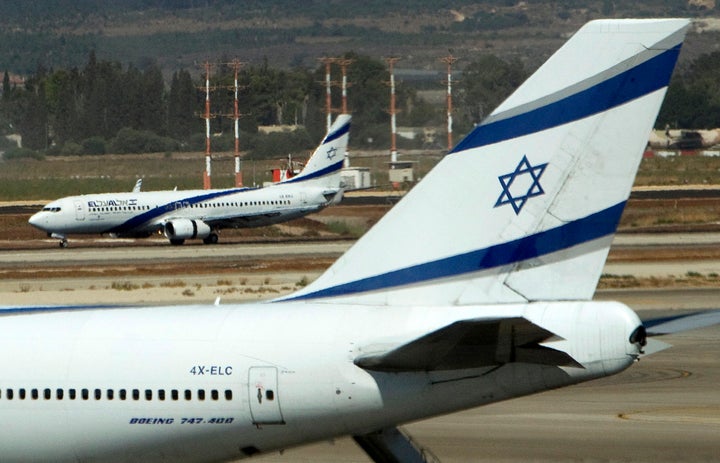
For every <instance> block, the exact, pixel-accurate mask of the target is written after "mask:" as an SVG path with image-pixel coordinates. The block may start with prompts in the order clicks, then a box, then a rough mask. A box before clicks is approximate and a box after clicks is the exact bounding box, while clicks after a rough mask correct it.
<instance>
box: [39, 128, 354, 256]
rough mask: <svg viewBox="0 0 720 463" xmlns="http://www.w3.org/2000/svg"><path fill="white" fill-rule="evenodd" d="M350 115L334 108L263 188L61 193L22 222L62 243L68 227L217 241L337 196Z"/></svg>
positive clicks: (88, 231) (310, 209)
mask: <svg viewBox="0 0 720 463" xmlns="http://www.w3.org/2000/svg"><path fill="white" fill-rule="evenodd" d="M350 119H351V118H350V116H349V115H347V114H341V115H339V116H338V117H337V119H336V120H335V122H334V123H333V125H332V126H331V127H330V130H329V132H328V134H327V135H326V136H325V139H323V141H322V143H321V144H320V146H318V147H317V149H316V150H315V152H314V153H313V155H312V156H311V157H310V159H309V160H308V162H307V164H306V165H305V167H304V168H303V170H302V171H301V172H300V173H299V174H298V175H297V176H295V177H292V178H290V179H287V180H284V181H281V182H279V183H276V184H274V185H271V186H269V187H266V188H231V189H226V190H190V191H148V192H141V191H140V186H139V185H136V188H134V189H133V191H132V192H130V193H103V194H89V195H81V196H69V197H66V198H62V199H58V200H56V201H53V202H51V203H50V204H48V205H47V206H45V207H43V209H42V210H41V211H39V212H37V213H36V214H34V215H33V216H32V217H30V224H31V225H33V226H35V227H36V228H39V229H40V230H42V231H44V232H46V233H47V234H48V236H51V237H53V238H57V239H59V240H60V246H61V247H66V246H67V236H68V235H71V234H80V233H82V234H94V233H97V234H103V233H108V234H110V235H111V236H115V237H147V236H150V235H151V234H153V233H156V232H162V233H164V235H165V236H166V237H167V238H168V239H169V240H170V243H172V244H183V243H184V242H185V240H186V239H195V238H198V239H202V240H203V242H204V243H206V244H212V243H217V241H218V234H217V232H218V230H220V229H222V228H247V227H261V226H266V225H272V224H276V223H280V222H285V221H288V220H291V219H295V218H298V217H302V216H305V215H307V214H310V213H313V212H317V211H319V210H321V209H323V208H324V207H326V206H328V205H330V204H336V203H338V202H339V201H340V200H341V199H342V194H343V189H342V188H341V185H340V169H341V168H342V166H343V160H344V158H345V151H346V149H347V143H348V137H349V130H350Z"/></svg>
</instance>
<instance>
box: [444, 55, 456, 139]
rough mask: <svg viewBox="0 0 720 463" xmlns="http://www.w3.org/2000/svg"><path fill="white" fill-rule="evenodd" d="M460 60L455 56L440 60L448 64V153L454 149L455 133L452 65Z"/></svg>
mask: <svg viewBox="0 0 720 463" xmlns="http://www.w3.org/2000/svg"><path fill="white" fill-rule="evenodd" d="M457 60H458V59H457V58H455V57H454V56H453V55H448V56H445V57H443V58H440V61H442V62H443V63H445V64H447V81H446V82H447V137H448V138H447V142H448V145H447V146H448V147H447V149H448V152H449V151H450V150H451V149H452V147H453V133H452V84H453V80H452V65H453V64H454V63H455V61H457Z"/></svg>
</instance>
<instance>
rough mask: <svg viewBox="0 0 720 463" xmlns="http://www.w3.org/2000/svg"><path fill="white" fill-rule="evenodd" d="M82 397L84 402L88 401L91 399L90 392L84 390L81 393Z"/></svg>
mask: <svg viewBox="0 0 720 463" xmlns="http://www.w3.org/2000/svg"><path fill="white" fill-rule="evenodd" d="M80 396H81V397H82V399H83V400H87V399H88V397H90V391H88V390H87V389H83V390H81V391H80Z"/></svg>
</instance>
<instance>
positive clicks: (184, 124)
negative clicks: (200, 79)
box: [167, 70, 201, 140]
mask: <svg viewBox="0 0 720 463" xmlns="http://www.w3.org/2000/svg"><path fill="white" fill-rule="evenodd" d="M196 95H197V90H196V89H195V85H194V84H193V81H192V78H191V77H190V73H189V72H187V71H185V70H181V71H178V72H176V73H174V74H173V77H172V82H171V84H170V94H169V95H168V101H167V107H168V115H167V121H168V124H167V133H168V135H170V136H171V137H174V138H176V139H178V140H188V139H189V138H190V136H191V135H192V134H193V133H196V132H198V130H199V129H200V127H201V124H200V122H201V121H200V119H199V118H198V117H197V115H196V114H195V111H196V110H197V108H196V104H195V103H196V99H197V98H196Z"/></svg>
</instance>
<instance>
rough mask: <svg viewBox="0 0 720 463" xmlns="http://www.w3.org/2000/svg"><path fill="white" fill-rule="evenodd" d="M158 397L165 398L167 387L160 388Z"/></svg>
mask: <svg viewBox="0 0 720 463" xmlns="http://www.w3.org/2000/svg"><path fill="white" fill-rule="evenodd" d="M158 399H159V400H165V389H160V390H158Z"/></svg>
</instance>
